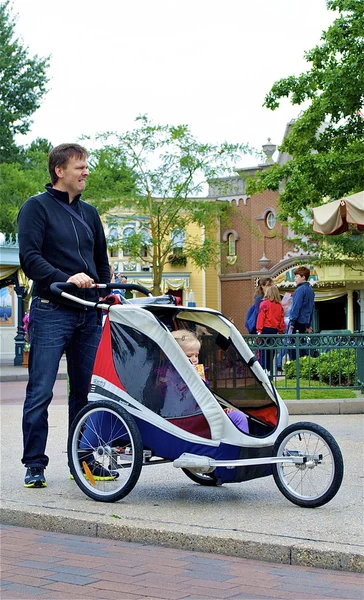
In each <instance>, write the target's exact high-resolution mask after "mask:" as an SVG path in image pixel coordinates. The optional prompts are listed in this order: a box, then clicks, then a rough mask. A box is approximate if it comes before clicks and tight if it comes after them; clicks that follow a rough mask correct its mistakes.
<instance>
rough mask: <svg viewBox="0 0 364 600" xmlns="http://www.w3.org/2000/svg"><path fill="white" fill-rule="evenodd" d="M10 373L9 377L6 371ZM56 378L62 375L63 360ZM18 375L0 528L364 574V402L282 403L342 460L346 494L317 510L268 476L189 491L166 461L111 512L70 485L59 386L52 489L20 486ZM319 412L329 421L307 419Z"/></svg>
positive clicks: (146, 472)
mask: <svg viewBox="0 0 364 600" xmlns="http://www.w3.org/2000/svg"><path fill="white" fill-rule="evenodd" d="M1 366H2V368H4V365H1ZM8 368H9V369H10V370H11V369H15V368H14V367H11V366H10V365H9V366H8ZM17 369H18V370H19V369H22V367H18V368H17ZM24 371H25V373H26V370H25V369H24ZM3 372H4V371H3ZM60 372H61V374H63V375H64V376H65V363H64V361H62V363H61V367H60ZM19 375H22V378H21V379H19V380H12V381H2V382H1V398H0V400H1V402H0V405H1V462H2V475H3V476H2V482H1V513H0V516H1V521H2V522H3V523H6V524H9V525H17V526H27V527H32V528H35V529H44V530H48V531H58V532H63V533H67V534H69V533H73V534H78V535H83V536H93V537H97V538H111V539H117V540H123V541H133V542H140V543H146V544H153V545H155V546H165V547H170V548H178V549H184V550H191V549H193V550H195V551H201V552H211V553H216V552H217V553H219V554H225V555H227V556H235V557H240V558H248V559H258V560H264V561H272V562H277V563H283V564H286V565H296V566H298V565H299V566H306V567H321V568H325V569H337V570H342V571H355V572H362V571H363V570H364V539H363V520H362V509H363V501H362V485H361V479H360V473H359V469H360V468H361V459H362V444H363V423H364V422H363V416H362V414H358V413H360V412H363V410H362V404H363V399H360V398H359V399H358V400H357V401H356V402H353V401H349V402H350V403H351V404H346V403H345V402H344V401H337V402H336V403H332V402H331V401H326V402H325V401H322V400H321V401H319V402H315V401H313V400H309V401H306V402H305V401H301V402H296V403H295V402H294V401H288V402H287V404H288V408H289V412H290V414H291V417H290V421H291V422H296V421H303V420H304V421H313V422H316V423H319V424H321V425H323V426H324V427H326V428H327V429H328V430H329V431H330V432H331V433H332V434H333V435H334V437H335V438H336V440H337V442H338V443H339V445H340V447H341V450H342V452H343V456H344V463H345V476H344V481H343V484H342V487H341V489H340V491H339V493H338V494H337V496H335V498H334V499H333V500H332V501H331V502H330V503H329V504H327V505H325V506H323V507H321V508H318V509H314V510H312V509H303V508H299V507H297V506H295V505H293V504H291V503H290V502H289V501H288V500H286V499H285V498H284V497H283V496H282V494H281V493H280V492H279V491H278V488H277V487H276V485H275V483H274V481H273V478H272V477H267V478H263V479H258V480H253V481H247V482H245V483H241V484H230V485H224V486H221V487H218V488H204V487H201V486H199V485H196V484H193V483H192V482H191V481H190V480H188V479H187V477H186V476H185V475H184V473H183V472H182V471H181V470H179V469H175V468H174V467H173V466H172V464H171V463H168V464H163V465H154V466H153V467H152V466H151V465H149V466H145V467H144V468H143V469H142V473H141V476H140V479H139V481H138V483H137V485H136V487H135V488H134V490H133V491H132V492H131V494H129V496H127V497H126V498H124V499H123V500H122V501H120V502H116V503H114V504H112V503H111V504H110V503H102V502H94V501H92V500H90V499H89V498H88V497H86V496H85V495H84V494H83V493H82V492H81V490H80V489H79V488H78V487H77V485H76V484H75V482H73V481H71V480H70V479H69V471H68V468H67V453H66V439H67V381H66V380H65V379H59V380H58V381H57V382H56V385H55V389H54V397H53V401H52V403H51V405H50V409H49V425H50V429H49V439H48V446H47V452H48V454H49V456H50V459H51V460H50V465H49V467H48V468H47V471H46V477H47V482H48V487H47V488H45V489H43V490H39V489H38V490H36V489H34V490H27V489H24V488H23V487H22V485H23V478H24V467H23V466H22V465H21V463H20V457H21V453H22V439H21V417H22V404H23V399H24V392H25V386H26V377H25V378H24V376H23V374H22V373H20V374H19ZM316 405H317V406H316ZM315 406H316V410H317V411H319V410H320V411H321V413H322V412H324V413H325V414H312V413H313V412H314V410H315ZM310 411H311V413H310ZM345 412H346V414H342V413H345ZM295 413H297V414H295ZM350 413H354V414H350ZM302 415H304V416H302ZM8 466H10V467H11V468H7V467H8ZM219 597H220V596H219Z"/></svg>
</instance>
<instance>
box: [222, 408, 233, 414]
mask: <svg viewBox="0 0 364 600" xmlns="http://www.w3.org/2000/svg"><path fill="white" fill-rule="evenodd" d="M224 412H226V413H231V412H234V409H233V408H224Z"/></svg>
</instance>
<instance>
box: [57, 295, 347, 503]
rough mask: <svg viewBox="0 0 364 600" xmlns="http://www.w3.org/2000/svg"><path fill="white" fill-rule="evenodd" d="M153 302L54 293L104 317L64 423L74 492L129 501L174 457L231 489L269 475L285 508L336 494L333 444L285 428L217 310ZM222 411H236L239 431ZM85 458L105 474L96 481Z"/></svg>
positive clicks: (250, 359)
mask: <svg viewBox="0 0 364 600" xmlns="http://www.w3.org/2000/svg"><path fill="white" fill-rule="evenodd" d="M97 287H101V288H102V287H104V288H107V289H108V290H110V289H112V288H116V287H119V288H125V289H129V290H136V291H138V292H143V293H144V294H146V295H148V296H147V297H145V298H135V299H133V300H130V301H127V300H123V299H121V301H122V302H123V303H122V304H117V305H116V304H115V305H109V304H108V303H107V302H106V300H105V302H103V301H102V302H101V303H98V304H95V303H93V302H87V301H85V300H81V299H78V298H76V297H75V296H74V295H72V293H69V291H70V290H75V287H74V286H73V284H53V285H52V291H53V292H55V293H58V294H59V295H61V296H63V297H65V298H67V300H68V301H69V300H74V301H75V302H79V303H80V302H81V303H86V304H88V305H90V306H94V307H95V308H96V307H97V308H100V307H101V308H102V309H104V310H105V311H107V318H106V320H105V324H104V328H103V334H102V339H101V342H100V345H99V348H98V352H97V356H96V361H95V365H94V370H93V375H92V380H91V388H90V394H89V402H88V405H87V406H86V407H85V408H84V409H83V410H81V411H80V413H79V414H78V416H77V417H76V419H75V421H74V422H73V424H72V426H71V431H70V436H69V443H68V455H69V464H70V469H71V472H72V474H73V476H74V478H75V480H76V482H77V484H78V486H79V487H80V488H81V490H82V491H83V492H84V493H85V494H87V495H88V496H90V497H91V498H93V499H94V500H99V501H104V502H113V501H117V500H120V499H121V498H123V497H124V496H126V495H127V494H128V493H129V492H130V491H131V490H132V489H133V487H134V486H135V484H136V483H137V481H138V478H139V475H140V471H141V468H142V466H143V465H150V466H151V465H153V464H159V463H161V462H166V461H171V462H173V466H174V467H176V468H181V469H182V470H183V471H184V473H185V474H186V475H187V476H188V477H189V478H190V479H192V481H194V482H197V483H199V484H201V485H207V486H216V485H221V484H224V483H238V482H243V481H247V480H249V479H254V478H258V477H265V476H269V475H273V477H274V479H275V482H276V484H277V486H278V488H279V489H280V490H281V492H282V493H283V494H284V495H285V496H286V497H287V498H288V499H289V500H291V501H292V502H294V503H295V504H298V505H300V506H305V507H317V506H321V505H323V504H325V503H326V502H328V501H329V500H331V499H332V498H333V496H334V495H335V494H336V493H337V491H338V489H339V488H340V485H341V481H342V477H343V459H342V455H341V452H340V449H339V447H338V444H337V443H336V441H335V440H334V438H333V437H332V436H331V434H330V433H329V432H327V431H326V430H325V429H324V428H322V427H320V426H319V425H316V424H314V423H307V422H303V423H296V424H294V425H288V411H287V408H286V405H285V403H284V402H283V401H282V400H281V398H280V396H279V394H278V393H277V390H276V389H275V388H274V386H273V384H272V382H271V381H270V380H269V378H268V376H267V375H266V373H265V372H264V370H263V369H262V367H261V365H260V364H259V362H258V361H257V359H256V357H255V355H254V353H253V352H252V351H251V349H250V348H249V346H248V345H247V343H246V342H245V340H244V339H243V337H242V336H241V334H240V333H239V331H238V330H237V328H236V327H235V326H234V324H233V323H231V322H230V321H229V320H228V319H227V318H226V317H224V315H222V314H221V313H220V312H218V311H216V310H212V309H207V308H197V307H185V306H177V305H176V304H175V301H174V298H173V297H171V296H162V297H156V298H155V297H152V296H151V295H150V294H149V292H148V290H146V289H145V288H142V287H141V286H136V285H133V284H119V285H116V284H104V285H98V286H97ZM177 329H188V330H191V331H193V332H194V333H195V334H196V336H197V337H198V339H199V340H200V342H201V350H200V362H202V363H203V364H204V367H205V371H206V376H207V379H208V380H209V383H208V384H206V382H204V381H203V379H202V378H201V376H200V375H199V373H198V372H197V371H196V369H195V368H194V367H193V365H192V364H191V363H190V361H189V360H188V358H187V357H186V355H185V354H184V353H183V351H182V349H181V347H180V346H179V345H178V344H177V342H176V341H175V339H174V338H173V336H172V334H171V331H174V330H177ZM225 408H232V409H235V410H239V411H243V412H244V414H245V416H246V417H247V421H248V429H249V431H245V432H243V431H241V430H239V429H238V428H237V427H236V425H234V423H233V422H232V421H231V420H230V418H229V417H228V415H227V414H226V412H225V411H224V409H225ZM85 457H91V458H92V460H93V461H94V460H96V461H97V462H98V463H99V464H100V465H101V466H103V467H104V468H105V469H108V470H110V471H111V473H112V478H110V480H108V481H104V480H103V481H98V480H97V479H96V478H95V477H94V476H93V474H92V472H91V470H90V469H88V467H87V460H86V461H85V460H84V459H85Z"/></svg>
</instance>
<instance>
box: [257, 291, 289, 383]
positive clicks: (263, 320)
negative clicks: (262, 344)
mask: <svg viewBox="0 0 364 600" xmlns="http://www.w3.org/2000/svg"><path fill="white" fill-rule="evenodd" d="M284 332H285V324H284V310H283V307H282V304H281V297H280V295H279V291H278V288H277V286H276V285H272V286H269V287H268V288H267V289H266V291H265V294H264V300H262V302H261V303H260V307H259V313H258V318H257V333H258V335H264V334H273V333H275V334H277V333H284ZM272 362H273V351H272V350H268V351H262V352H261V359H260V363H261V365H262V367H263V368H264V369H266V370H267V371H268V374H269V375H270V373H271V367H272Z"/></svg>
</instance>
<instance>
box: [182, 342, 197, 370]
mask: <svg viewBox="0 0 364 600" xmlns="http://www.w3.org/2000/svg"><path fill="white" fill-rule="evenodd" d="M199 352H200V345H199V344H192V345H190V347H189V348H188V350H187V352H185V354H186V356H187V358H188V359H189V360H190V361H191V363H192V364H193V366H194V367H197V365H198V355H199Z"/></svg>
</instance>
